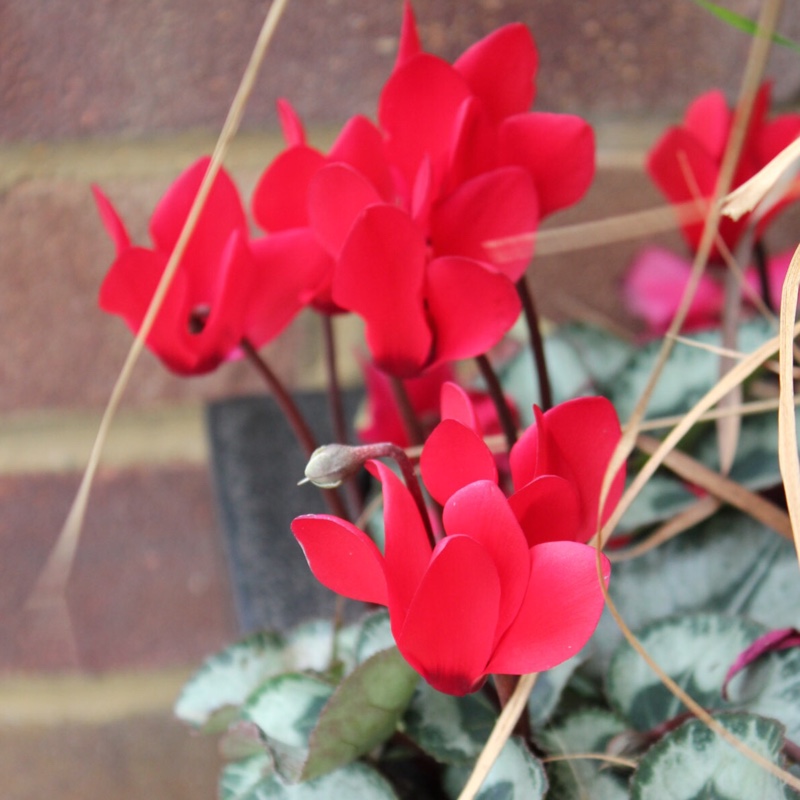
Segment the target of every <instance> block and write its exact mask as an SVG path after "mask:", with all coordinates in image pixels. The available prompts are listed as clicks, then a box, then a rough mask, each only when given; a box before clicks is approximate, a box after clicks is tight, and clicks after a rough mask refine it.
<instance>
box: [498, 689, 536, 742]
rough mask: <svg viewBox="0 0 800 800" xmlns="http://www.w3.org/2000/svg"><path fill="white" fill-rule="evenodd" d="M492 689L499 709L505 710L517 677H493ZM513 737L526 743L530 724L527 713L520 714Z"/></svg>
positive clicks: (529, 733) (529, 732)
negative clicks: (495, 693) (519, 738)
mask: <svg viewBox="0 0 800 800" xmlns="http://www.w3.org/2000/svg"><path fill="white" fill-rule="evenodd" d="M493 677H494V688H495V689H496V690H497V698H498V700H499V701H500V708H505V707H506V704H507V703H508V701H509V700H510V699H511V695H513V694H514V690H515V689H516V688H517V684H518V683H519V677H520V676H519V675H498V674H495V675H494V676H493ZM513 733H514V735H516V736H521V737H522V738H523V739H524V740H525V741H526V742H527V741H528V739H529V738H530V735H531V722H530V717H529V716H528V714H527V712H523V713H522V714H520V716H519V719H518V720H517V723H516V725H515V726H514V731H513Z"/></svg>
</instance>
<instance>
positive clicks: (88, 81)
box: [0, 0, 800, 141]
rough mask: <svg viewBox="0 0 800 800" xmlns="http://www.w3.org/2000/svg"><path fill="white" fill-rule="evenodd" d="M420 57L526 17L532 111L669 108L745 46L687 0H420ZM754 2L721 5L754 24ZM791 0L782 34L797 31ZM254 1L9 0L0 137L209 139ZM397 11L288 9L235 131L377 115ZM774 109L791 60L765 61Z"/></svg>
mask: <svg viewBox="0 0 800 800" xmlns="http://www.w3.org/2000/svg"><path fill="white" fill-rule="evenodd" d="M414 5H415V8H416V10H417V16H418V19H419V23H420V30H421V34H422V38H423V41H424V43H425V45H426V47H427V49H429V50H431V51H432V52H435V53H438V54H440V55H442V56H444V57H447V58H453V57H455V56H457V55H458V54H459V53H460V52H462V51H463V49H464V48H465V47H467V46H468V45H469V44H471V43H472V42H474V41H475V40H477V39H478V38H479V37H481V36H483V35H484V34H486V33H488V32H489V31H491V30H493V29H494V28H495V27H497V26H498V25H500V24H502V23H505V22H509V21H512V20H521V21H522V22H525V23H526V24H527V25H529V27H530V29H531V30H532V31H533V33H534V35H535V37H536V39H537V42H538V46H539V50H540V55H541V64H540V71H539V76H540V77H539V82H538V83H539V95H538V101H537V103H538V105H539V107H540V108H543V109H549V110H561V111H564V110H570V111H575V110H582V111H591V112H594V113H601V114H602V113H624V114H631V113H651V112H653V111H661V112H663V111H673V112H675V111H678V110H680V109H681V108H682V107H683V106H684V105H685V104H686V102H687V101H688V100H689V99H690V98H691V97H692V96H693V95H694V94H696V93H698V92H700V91H702V90H705V89H707V88H709V87H711V86H714V85H721V86H723V87H724V88H726V89H727V90H728V91H734V90H735V88H736V87H737V86H738V83H739V80H740V75H741V65H742V64H743V60H744V56H745V54H746V51H747V47H748V45H749V39H748V37H747V36H746V35H744V34H742V33H741V32H739V31H737V30H735V29H733V28H731V27H730V26H727V25H725V24H723V23H721V22H720V21H719V20H716V19H715V18H713V17H711V16H710V15H708V14H707V13H705V12H704V11H702V10H701V9H700V8H699V7H698V6H697V5H695V4H693V3H688V2H686V0H667V1H666V2H665V0H644V1H642V0H605V2H603V3H597V2H595V1H594V0H572V2H568V3H565V2H563V0H537V2H530V0H469V2H460V0H417V1H416V2H415V4H414ZM759 5H760V4H759V3H758V2H756V0H736V1H735V2H731V3H727V4H726V7H730V8H732V9H733V10H736V11H738V12H740V13H744V14H747V15H750V16H752V15H754V14H755V13H756V11H757V9H758V7H759ZM790 6H791V4H787V9H786V12H785V15H784V16H785V20H784V23H783V25H782V28H781V30H782V31H783V32H784V33H786V35H788V36H794V37H795V38H798V37H799V36H800V16H798V15H797V14H793V13H791V11H790V8H789V7H790ZM265 7H266V3H264V2H262V0H229V2H226V3H224V4H223V5H220V4H219V3H215V2H212V0H174V2H171V3H169V4H167V5H165V4H163V3H159V2H156V0H146V2H134V0H122V2H117V1H115V2H110V1H109V0H105V1H104V2H94V3H90V4H76V3H71V2H68V0H5V2H4V4H3V12H2V15H0V42H2V58H0V108H2V115H0V140H6V141H9V140H15V139H52V138H62V137H82V136H87V135H97V134H102V133H116V132H123V133H126V134H130V135H142V134H147V133H152V132H163V131H176V130H183V129H187V128H197V127H202V128H209V129H212V130H217V129H218V128H219V127H220V125H221V123H222V120H223V119H224V116H225V113H226V111H227V108H228V104H229V103H230V100H231V98H232V96H233V93H234V91H235V88H236V85H237V83H238V81H239V79H240V77H241V74H242V71H243V68H244V64H245V63H246V60H247V58H248V56H249V53H250V50H251V48H252V46H253V44H254V42H255V39H256V36H257V32H258V29H259V27H260V24H261V22H262V19H263V14H264V11H265ZM400 15H401V2H400V0H394V1H393V2H391V3H389V2H382V3H364V2H361V0H313V1H312V2H300V1H299V0H295V1H294V2H291V3H289V6H288V9H287V11H286V14H285V18H284V20H283V21H282V22H281V25H280V28H279V29H278V33H277V37H276V39H275V41H274V46H273V48H272V50H271V52H270V53H269V56H268V60H267V63H266V64H265V65H264V70H263V74H262V75H261V77H260V79H259V82H258V86H257V88H256V91H255V93H254V96H253V98H252V101H251V104H250V110H249V112H248V117H247V120H246V125H247V126H250V127H263V126H264V125H274V124H275V116H274V103H275V99H276V98H277V97H280V96H287V97H289V98H291V99H292V101H293V102H294V103H295V104H296V105H297V107H298V109H299V110H300V111H301V113H302V114H303V115H304V116H305V117H307V119H308V120H309V121H310V122H313V123H315V124H319V123H327V122H337V123H338V122H341V121H342V120H343V119H345V118H346V117H347V116H349V115H350V114H353V113H355V112H363V113H367V114H373V113H374V109H375V104H376V100H377V95H378V92H379V89H380V86H381V85H382V83H383V81H384V80H385V78H386V76H387V74H388V73H389V71H390V69H391V66H392V62H393V58H394V54H395V50H396V43H397V36H398V33H399V24H400ZM770 72H771V73H772V74H773V75H775V76H776V77H777V93H778V96H779V97H780V98H781V99H783V100H787V99H791V98H793V97H795V96H796V92H797V89H798V87H799V86H800V65H798V62H797V59H796V57H795V56H794V54H792V53H791V52H790V51H788V50H783V51H781V52H778V53H777V54H776V56H775V58H774V60H773V62H772V64H771V66H770Z"/></svg>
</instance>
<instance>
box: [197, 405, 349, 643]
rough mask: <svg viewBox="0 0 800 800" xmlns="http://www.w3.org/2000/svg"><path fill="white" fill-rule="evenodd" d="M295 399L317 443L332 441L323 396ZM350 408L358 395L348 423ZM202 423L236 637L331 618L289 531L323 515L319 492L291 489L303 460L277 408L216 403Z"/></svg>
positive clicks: (330, 601)
mask: <svg viewBox="0 0 800 800" xmlns="http://www.w3.org/2000/svg"><path fill="white" fill-rule="evenodd" d="M296 400H297V403H298V405H299V407H300V409H301V411H302V412H303V414H304V415H305V416H306V418H307V419H308V420H309V424H310V425H311V426H312V428H313V429H314V431H315V433H316V435H317V437H318V440H319V442H320V443H324V442H328V441H332V440H333V436H332V434H331V430H330V426H329V424H328V408H327V399H326V397H325V396H324V395H322V394H300V395H298V396H297V397H296ZM357 404H358V394H357V393H355V392H350V393H348V394H347V395H346V397H345V406H346V409H347V413H348V418H350V419H352V417H353V415H354V413H355V409H356V407H357ZM207 423H208V433H209V437H210V440H211V450H212V471H213V479H214V486H215V491H216V498H217V504H218V508H219V516H220V522H221V524H222V527H223V531H224V535H225V540H226V545H227V552H228V557H229V563H230V569H231V575H232V583H233V590H234V600H235V603H236V608H237V614H238V617H239V623H240V626H241V628H242V630H243V631H244V632H250V631H253V630H260V629H264V628H277V629H281V630H285V629H286V628H288V627H291V626H292V625H294V624H296V623H298V622H301V621H303V620H305V619H309V618H311V617H315V616H330V615H331V614H332V612H333V608H334V595H333V594H332V593H331V592H329V591H328V590H327V589H325V588H324V587H322V586H321V585H320V584H319V583H318V582H317V581H316V580H315V578H314V577H313V575H312V574H311V572H310V570H309V568H308V564H307V563H306V560H305V557H304V556H303V552H302V550H301V549H300V546H299V545H298V544H297V541H296V540H295V538H294V536H293V535H292V533H291V530H290V524H291V521H292V520H293V519H294V518H295V517H296V516H299V515H300V514H309V513H321V512H326V511H327V508H326V506H325V504H324V501H323V500H322V497H321V496H320V492H319V490H317V489H316V488H315V487H313V486H310V485H305V486H298V485H297V482H298V480H300V479H301V478H302V477H303V471H304V469H305V465H306V458H305V455H304V454H303V452H302V451H301V449H300V447H299V446H298V445H297V443H296V441H295V439H294V435H293V434H292V431H291V429H290V428H289V426H288V424H287V423H286V421H285V420H284V418H283V415H282V413H281V412H280V410H279V409H278V407H277V404H276V403H275V402H274V400H273V399H272V398H271V397H265V396H257V397H238V398H233V399H230V400H224V401H219V402H216V403H213V404H211V405H210V406H209V407H208V410H207Z"/></svg>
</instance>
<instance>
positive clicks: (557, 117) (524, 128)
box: [499, 112, 595, 218]
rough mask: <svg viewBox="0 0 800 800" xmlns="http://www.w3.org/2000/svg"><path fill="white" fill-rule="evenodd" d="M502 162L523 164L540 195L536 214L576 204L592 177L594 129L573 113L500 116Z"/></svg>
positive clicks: (541, 215) (543, 214)
mask: <svg viewBox="0 0 800 800" xmlns="http://www.w3.org/2000/svg"><path fill="white" fill-rule="evenodd" d="M499 149H500V163H502V164H515V165H518V166H521V167H524V168H525V169H526V170H528V171H529V172H530V174H531V176H532V177H533V182H534V184H535V186H536V192H537V194H538V196H539V217H540V218H543V217H546V216H547V215H548V214H552V213H553V212H554V211H558V210H559V209H562V208H566V207H567V206H571V205H573V204H574V203H577V202H578V200H580V199H581V198H582V197H583V196H584V194H586V192H587V190H588V189H589V186H590V185H591V183H592V179H593V178H594V169H595V146H594V131H593V130H592V126H591V125H589V123H588V122H586V120H584V119H581V118H580V117H577V116H573V115H572V114H550V113H543V112H533V113H529V114H517V115H515V116H513V117H509V118H508V119H506V120H504V121H503V122H502V124H501V126H500V130H499Z"/></svg>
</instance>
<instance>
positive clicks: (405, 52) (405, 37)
mask: <svg viewBox="0 0 800 800" xmlns="http://www.w3.org/2000/svg"><path fill="white" fill-rule="evenodd" d="M421 52H422V46H421V45H420V43H419V34H418V33H417V21H416V19H415V18H414V9H413V8H412V7H411V2H410V0H405V2H404V3H403V23H402V25H401V27H400V44H399V46H398V48H397V60H396V62H395V69H398V68H399V67H401V66H402V65H403V64H405V63H406V61H408V60H409V59H411V58H413V57H414V56H415V55H417V54H419V53H421Z"/></svg>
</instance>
